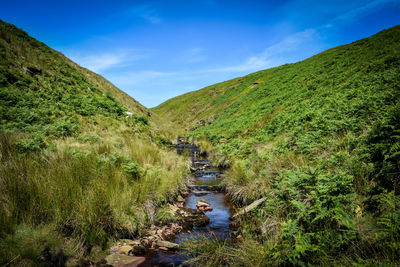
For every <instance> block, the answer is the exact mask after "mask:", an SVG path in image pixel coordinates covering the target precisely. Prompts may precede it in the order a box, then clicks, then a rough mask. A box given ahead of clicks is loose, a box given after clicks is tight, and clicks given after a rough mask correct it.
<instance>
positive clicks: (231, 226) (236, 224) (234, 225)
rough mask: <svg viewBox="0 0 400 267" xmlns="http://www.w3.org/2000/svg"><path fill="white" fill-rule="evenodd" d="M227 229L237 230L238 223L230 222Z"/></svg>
mask: <svg viewBox="0 0 400 267" xmlns="http://www.w3.org/2000/svg"><path fill="white" fill-rule="evenodd" d="M229 228H231V229H232V230H237V229H239V223H238V222H237V221H235V220H234V221H231V222H230V223H229Z"/></svg>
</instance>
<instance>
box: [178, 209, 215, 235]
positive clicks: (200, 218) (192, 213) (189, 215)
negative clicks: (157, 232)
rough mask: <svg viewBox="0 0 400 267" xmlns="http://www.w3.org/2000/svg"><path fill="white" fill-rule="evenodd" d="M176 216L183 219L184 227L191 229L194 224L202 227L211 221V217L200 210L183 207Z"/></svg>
mask: <svg viewBox="0 0 400 267" xmlns="http://www.w3.org/2000/svg"><path fill="white" fill-rule="evenodd" d="M175 216H177V217H180V218H181V219H182V221H183V225H182V227H183V229H186V230H187V229H191V228H192V227H193V226H197V227H201V226H206V225H207V224H209V223H210V218H208V216H207V215H205V214H204V212H202V211H200V210H195V209H190V208H182V209H179V210H178V211H177V212H176V213H175Z"/></svg>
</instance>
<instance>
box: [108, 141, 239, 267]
mask: <svg viewBox="0 0 400 267" xmlns="http://www.w3.org/2000/svg"><path fill="white" fill-rule="evenodd" d="M176 148H177V153H178V154H182V153H184V152H185V151H188V152H189V153H190V157H191V159H192V167H191V170H192V175H191V179H190V182H189V185H188V187H187V191H185V192H182V194H181V196H179V198H178V202H177V203H175V204H174V205H173V204H169V207H168V209H169V210H170V212H171V213H172V214H173V215H174V216H175V217H176V222H174V223H169V224H165V225H161V226H155V225H152V226H151V227H150V228H149V229H147V230H146V231H145V233H144V234H143V235H141V236H140V237H139V238H137V239H135V240H130V239H121V240H119V241H118V242H117V243H116V244H115V245H114V246H113V247H111V249H110V252H111V254H110V255H108V256H107V257H106V259H105V261H106V262H107V264H108V265H112V266H186V265H185V263H184V262H185V260H187V257H186V256H185V253H184V251H183V250H182V249H181V248H182V244H183V243H184V242H186V241H187V240H191V239H198V238H199V237H200V236H201V237H204V236H210V237H211V236H212V237H213V238H219V239H226V238H230V222H231V220H230V218H231V216H232V209H231V205H230V203H229V199H228V197H227V196H226V194H225V193H224V192H222V191H221V187H220V186H219V183H220V180H221V174H222V173H221V171H220V170H219V169H218V168H216V167H215V166H213V165H212V164H211V162H209V161H208V160H207V159H206V158H201V157H200V149H199V148H198V147H197V146H196V145H193V144H189V143H186V142H179V139H178V144H177V145H176Z"/></svg>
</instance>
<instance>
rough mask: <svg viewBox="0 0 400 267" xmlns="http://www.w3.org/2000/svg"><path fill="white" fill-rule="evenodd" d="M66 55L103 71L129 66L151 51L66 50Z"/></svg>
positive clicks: (97, 70)
mask: <svg viewBox="0 0 400 267" xmlns="http://www.w3.org/2000/svg"><path fill="white" fill-rule="evenodd" d="M66 55H67V56H68V57H70V58H71V59H72V60H73V61H75V62H76V63H78V64H79V65H81V66H83V67H85V68H88V69H90V70H92V71H94V72H103V71H106V70H110V69H112V68H117V67H118V68H121V67H127V66H130V65H132V64H134V63H135V62H137V61H139V60H142V59H146V58H150V57H151V53H149V51H144V50H134V49H119V50H116V51H112V52H99V53H83V52H79V53H78V52H75V51H69V52H66Z"/></svg>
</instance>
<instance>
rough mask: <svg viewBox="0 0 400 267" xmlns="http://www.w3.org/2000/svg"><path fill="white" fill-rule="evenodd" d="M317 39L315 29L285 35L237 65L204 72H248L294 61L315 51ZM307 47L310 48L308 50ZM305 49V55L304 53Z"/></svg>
mask: <svg viewBox="0 0 400 267" xmlns="http://www.w3.org/2000/svg"><path fill="white" fill-rule="evenodd" d="M318 39H319V38H318V33H317V31H316V30H314V29H307V30H304V31H301V32H297V33H294V34H292V35H289V36H287V37H285V38H284V39H283V40H282V41H280V42H278V43H276V44H273V45H271V46H269V47H267V48H266V49H265V50H264V51H263V52H262V53H260V54H258V55H253V56H250V57H248V58H247V59H245V61H244V62H243V63H241V64H239V65H234V66H227V67H220V68H214V69H210V70H206V72H250V71H256V70H261V69H265V68H271V67H275V66H279V65H281V64H285V63H289V62H295V61H298V60H301V59H304V56H311V55H312V54H313V53H314V52H316V50H318V48H319V45H318ZM305 48H307V49H305ZM309 48H311V50H308V49H309ZM305 51H306V52H307V55H304V52H305Z"/></svg>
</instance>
